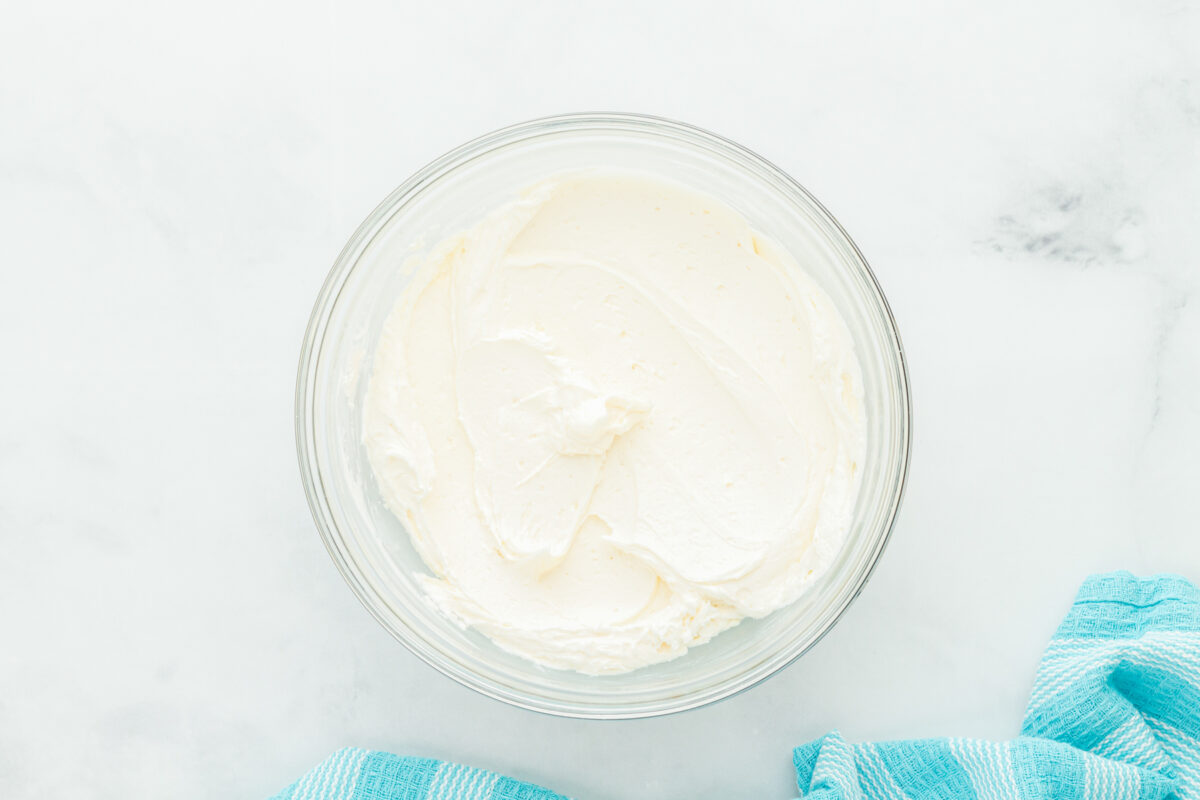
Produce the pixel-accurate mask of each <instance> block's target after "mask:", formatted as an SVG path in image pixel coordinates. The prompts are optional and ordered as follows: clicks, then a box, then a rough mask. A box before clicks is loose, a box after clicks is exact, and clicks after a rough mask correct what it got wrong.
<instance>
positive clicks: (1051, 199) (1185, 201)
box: [0, 0, 1200, 800]
mask: <svg viewBox="0 0 1200 800" xmlns="http://www.w3.org/2000/svg"><path fill="white" fill-rule="evenodd" d="M1197 42H1200V5H1198V4H1197V3H1196V2H1186V1H1185V0H1101V1H1100V2H1093V1H1092V0H1052V1H1050V2H1047V1H1045V0H1038V1H1037V2H1025V1H1024V0H1021V1H1019V2H1007V3H1002V4H995V3H992V4H979V3H974V4H971V3H965V4H964V3H951V2H932V1H931V0H921V2H915V3H904V4H895V3H885V2H875V3H864V2H852V3H824V4H816V3H802V4H801V3H796V4H792V3H786V4H784V3H780V4H776V5H768V4H758V3H750V4H746V5H745V6H744V7H741V8H737V9H736V10H735V9H734V7H733V6H732V5H724V4H718V3H707V2H706V3H700V2H695V1H693V2H688V3H670V4H661V5H653V6H652V5H651V4H643V3H624V2H612V1H611V0H609V1H608V2H604V3H596V4H588V5H583V4H573V3H572V4H567V3H564V4H551V3H536V4H535V3H529V4H521V5H509V4H507V3H501V4H497V3H478V4H463V3H460V2H438V3H419V4H408V5H407V6H405V5H403V4H390V3H382V2H366V3H352V2H335V1H334V0H326V1H325V2H322V3H312V2H304V0H301V2H298V3H293V4H284V3H282V2H259V1H257V0H249V2H246V0H239V1H238V2H230V0H216V1H215V2H211V3H202V4H188V5H181V4H171V3H157V2H142V3H134V2H128V1H127V0H118V2H115V3H84V2H79V0H66V1H65V2H62V3H21V4H19V5H18V6H16V7H13V8H8V9H6V11H5V12H4V22H3V24H0V231H2V235H0V248H2V252H3V256H4V258H3V261H4V265H3V282H2V283H0V287H2V288H0V342H2V344H0V348H2V349H0V353H2V354H3V363H4V376H5V377H4V383H3V391H2V392H0V411H2V412H3V413H2V414H0V534H2V535H3V554H4V555H3V558H0V796H3V797H5V798H7V799H8V800H27V799H29V798H60V797H61V798H65V797H77V796H87V797H92V798H97V799H98V800H109V799H112V798H122V799H124V798H132V797H170V798H210V797H227V798H251V799H253V798H264V797H266V796H267V795H269V794H271V793H272V792H273V791H274V790H276V789H278V788H280V787H282V786H283V785H284V784H286V783H288V782H289V781H291V780H292V779H293V778H294V777H296V776H297V775H298V774H299V773H300V772H302V771H303V770H304V769H305V768H306V767H308V766H309V765H311V764H313V763H314V762H316V761H318V760H320V759H321V758H323V757H324V756H325V755H326V754H327V753H328V752H329V751H331V750H333V749H335V748H337V747H340V746H343V745H349V744H355V745H360V746H365V747H372V748H381V749H388V750H392V751H397V752H405V753H413V754H422V755H431V756H437V757H442V758H451V759H458V760H461V761H465V762H469V763H472V764H475V765H479V766H483V767H488V768H492V769H496V770H500V771H504V772H508V773H511V774H514V775H517V776H520V777H523V778H527V779H530V780H534V781H539V782H542V783H544V784H546V785H548V786H551V787H554V788H557V789H558V790H559V791H562V792H565V793H569V794H573V795H577V796H579V797H586V798H600V799H601V800H604V799H605V798H625V797H630V798H633V797H636V798H679V797H751V796H753V797H761V798H785V797H788V796H790V795H791V794H793V793H794V785H793V782H792V778H791V770H790V755H789V752H790V749H791V747H792V746H793V745H796V744H798V743H800V742H803V741H805V740H807V739H809V738H811V737H814V736H817V735H819V734H821V733H823V732H825V731H826V730H828V729H830V728H832V727H835V726H836V727H840V728H841V730H842V731H843V732H844V733H845V734H846V735H847V736H848V737H850V738H853V739H859V738H868V737H895V736H925V735H935V734H958V735H974V736H986V737H1006V736H1009V735H1011V734H1013V733H1014V732H1015V731H1016V729H1017V727H1018V725H1019V721H1020V718H1021V714H1022V708H1023V704H1024V700H1025V696H1026V692H1027V690H1028V688H1029V685H1030V682H1031V680H1032V676H1033V669H1034V666H1035V664H1036V663H1037V660H1038V657H1039V653H1040V650H1041V647H1042V644H1043V643H1044V641H1045V640H1046V638H1047V637H1048V635H1049V634H1050V632H1051V631H1052V630H1053V628H1054V626H1055V625H1056V623H1057V622H1058V619H1059V617H1060V615H1061V613H1062V611H1063V609H1064V608H1065V606H1066V604H1067V603H1068V601H1069V600H1070V597H1071V595H1072V593H1073V590H1074V588H1075V586H1076V584H1077V583H1078V581H1079V580H1080V579H1081V578H1082V577H1083V576H1084V575H1085V574H1086V573H1088V572H1090V571H1096V570H1108V569H1115V568H1128V569H1131V570H1134V571H1137V572H1151V571H1159V570H1164V571H1177V572H1180V573H1183V574H1184V575H1187V576H1190V577H1192V578H1193V579H1196V578H1200V535H1198V534H1200V528H1198V526H1197V522H1196V507H1197V506H1196V504H1197V497H1198V496H1200V493H1198V492H1197V491H1196V487H1197V484H1200V462H1198V460H1197V456H1196V452H1197V447H1198V445H1200V400H1198V398H1200V294H1198V289H1200V56H1198V55H1197V54H1198V52H1200V48H1198V47H1197ZM605 109H619V110H633V111H643V112H648V113H655V114H660V115H665V116H670V117H677V118H680V119H684V120H688V121H691V122H694V123H696V124H699V125H702V126H705V127H708V128H711V129H713V130H715V131H718V132H720V133H723V134H725V135H727V136H730V137H732V138H734V139H736V140H738V141H741V142H743V143H745V144H746V145H748V146H750V147H752V148H754V149H756V150H758V151H760V152H761V153H763V154H765V155H766V156H767V157H768V158H770V159H772V160H774V161H776V162H777V163H779V164H780V165H782V166H783V167H784V168H785V169H787V170H789V171H790V172H792V173H793V174H794V175H796V176H797V177H798V178H799V179H800V180H801V181H802V182H804V183H805V184H807V185H808V186H809V188H810V189H812V190H813V191H814V192H815V193H816V194H817V195H818V196H819V197H820V198H821V199H822V200H824V201H825V202H826V203H827V205H828V206H829V207H830V208H831V209H832V210H833V212H834V213H835V214H836V215H837V216H838V217H839V218H840V219H841V220H842V222H843V223H844V224H845V225H846V227H847V228H848V229H849V230H850V231H851V233H852V234H853V235H854V236H855V237H856V239H857V240H858V243H859V244H860V246H861V247H862V248H863V250H864V251H865V252H866V254H867V256H868V258H869V259H870V260H871V262H872V263H873V265H874V267H875V269H876V271H877V273H878V275H879V279H880V281H881V282H882V284H883V286H884V289H885V291H887V293H888V295H889V297H890V298H891V300H892V302H893V305H894V308H895V312H896V315H897V317H898V319H899V323H900V326H901V331H902V333H903V335H904V339H905V344H906V346H907V349H908V354H909V357H910V364H911V377H912V384H913V389H914V401H915V408H916V427H915V447H914V456H913V462H912V475H911V483H910V486H909V492H908V497H907V501H906V503H905V507H904V509H903V512H902V514H901V517H900V521H899V524H898V525H897V527H896V530H895V534H894V538H893V541H892V544H891V546H890V548H889V549H888V552H887V553H886V555H885V557H884V559H883V562H882V564H881V566H880V568H879V570H878V572H877V573H876V576H875V578H874V580H873V581H872V582H871V584H870V585H869V586H868V587H867V589H866V591H865V592H864V593H863V595H862V597H861V598H860V599H859V601H858V603H857V604H856V605H855V606H854V607H853V608H852V609H851V610H850V612H849V613H848V614H847V615H846V616H845V618H844V619H843V621H842V622H841V623H840V624H839V625H838V627H837V628H836V629H835V630H834V632H833V633H832V634H831V635H830V636H828V637H827V638H826V639H825V640H824V641H823V642H821V644H820V645H818V646H817V647H816V648H815V649H814V650H813V651H812V652H811V653H809V654H808V655H807V656H805V657H804V658H803V659H802V660H801V661H799V662H797V663H796V664H794V665H793V666H792V667H790V668H789V669H787V670H785V671H784V672H783V673H782V674H780V675H778V676H777V677H775V678H774V679H772V680H770V681H768V682H767V683H765V684H763V685H761V686H759V687H757V688H755V689H753V690H752V691H750V692H748V693H745V694H743V695H741V696H738V697H736V698H733V699H731V700H728V701H726V702H723V703H719V704H717V705H715V706H712V707H709V708H706V709H702V710H699V711H695V712H691V713H687V714H683V715H679V716H675V717H670V718H665V719H656V720H647V721H634V722H620V723H591V722H580V721H571V720H562V719H554V718H550V717H543V716H539V715H536V714H532V713H528V712H525V711H520V710H517V709H513V708H509V707H507V706H504V705H502V704H500V703H497V702H494V701H492V700H488V699H485V698H483V697H479V696H476V695H475V694H473V693H472V692H470V691H468V690H466V689H463V688H460V687H459V686H457V685H456V684H454V683H452V682H450V681H449V680H448V679H445V678H443V677H441V676H440V675H438V674H437V673H435V672H434V671H433V670H431V669H429V668H427V667H426V666H424V665H423V664H422V663H420V662H419V661H417V659H416V658H414V657H413V656H411V655H409V654H408V652H407V651H406V650H404V649H403V648H402V647H401V646H400V645H399V644H397V643H396V642H394V641H392V640H391V639H390V638H389V637H388V636H387V634H385V633H384V631H383V630H382V629H381V628H379V627H378V626H377V625H376V624H375V623H374V622H373V621H372V620H371V619H370V618H369V617H368V615H367V614H366V613H365V612H364V611H363V610H362V609H361V608H360V607H359V605H358V603H357V602H356V601H355V600H354V598H353V597H352V596H351V593H350V592H349V591H348V589H347V588H346V587H345V586H344V585H343V583H342V580H341V578H340V577H339V576H338V574H337V573H336V571H335V570H334V568H333V566H332V564H331V563H330V561H329V558H328V557H327V555H326V554H325V552H324V550H323V548H322V546H321V544H320V542H319V540H318V537H317V535H316V532H315V530H314V528H313V525H312V523H311V521H310V518H309V514H308V510H307V508H306V506H305V502H304V498H303V494H302V491H301V488H300V482H299V478H298V475H297V469H296V465H295V457H294V451H293V442H292V389H293V376H294V370H295V364H296V359H297V355H298V353H299V347H300V338H301V334H302V331H303V328H304V324H305V321H306V319H307V316H308V312H309V308H310V304H311V302H312V300H313V298H314V297H315V295H316V292H317V288H318V287H319V285H320V283H321V281H322V279H323V278H324V276H325V273H326V270H327V269H328V268H329V266H330V265H331V263H332V261H333V259H334V257H335V255H336V254H337V251H338V250H339V248H340V247H341V245H342V243H343V242H344V240H345V239H346V238H347V237H348V236H349V234H350V233H351V231H352V230H353V229H354V227H355V226H356V225H357V224H358V222H359V220H360V219H361V218H362V217H364V216H365V215H366V214H367V213H368V212H369V211H370V210H371V208H372V207H373V206H374V205H375V203H376V202H377V201H378V200H380V199H381V198H382V197H383V196H384V195H385V194H387V192H388V191H390V190H391V189H392V188H393V187H394V186H395V185H396V184H398V183H399V182H400V181H401V180H402V179H403V178H404V177H406V176H407V175H408V174H409V173H410V172H412V171H413V170H415V169H416V168H418V167H420V166H421V165H422V164H423V163H424V162H426V161H427V160H429V159H430V158H432V157H434V156H436V155H438V154H439V153H440V152H442V151H444V150H446V149H448V148H449V147H451V146H453V145H455V144H458V143H459V142H461V141H464V140H466V139H468V138H470V137H472V136H474V135H476V134H478V133H481V132H484V131H486V130H489V129H492V128H495V127H498V126H501V125H504V124H507V123H510V122H514V121H518V120H522V119H526V118H530V117H535V116H541V115H544V114H548V113H555V112H560V111H566V110H605Z"/></svg>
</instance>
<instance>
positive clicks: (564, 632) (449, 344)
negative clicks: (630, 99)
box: [364, 172, 865, 674]
mask: <svg viewBox="0 0 1200 800" xmlns="http://www.w3.org/2000/svg"><path fill="white" fill-rule="evenodd" d="M860 387H861V378H860V374H859V368H858V364H857V361H856V360H855V357H854V352H853V346H852V343H851V340H850V337H849V334H848V333H847V331H846V328H845V325H844V324H843V322H842V320H841V318H840V317H839V315H838V313H837V311H836V310H835V309H834V307H833V305H832V304H831V302H830V300H829V298H828V297H827V296H826V295H825V294H824V293H823V292H822V291H821V290H820V289H818V288H817V286H816V285H815V284H813V283H812V282H811V281H810V280H809V279H808V278H807V277H806V276H805V275H804V274H803V272H802V271H801V270H800V269H799V267H797V265H796V264H794V263H793V262H792V260H791V259H790V257H789V256H788V255H787V254H785V253H783V252H781V251H780V250H779V249H778V248H776V247H774V246H772V245H771V244H770V243H769V242H768V241H766V240H764V239H763V237H761V236H759V235H757V234H756V233H755V232H754V231H753V230H752V229H751V228H750V227H749V225H748V224H747V222H746V220H745V219H743V218H742V217H741V216H740V215H739V214H738V213H737V212H735V211H733V210H732V209H731V208H728V207H727V206H725V205H723V204H722V203H720V202H718V201H717V200H715V199H713V198H711V197H708V196H706V195H702V194H699V193H696V192H693V191H691V190H688V189H685V188H682V187H680V186H677V185H674V184H669V183H665V182H662V181H660V180H657V179H654V178H651V177H650V176H647V175H640V174H636V173H619V172H587V173H572V174H569V175H562V176H558V177H556V178H553V179H551V180H548V181H546V182H543V183H541V184H538V185H537V186H535V187H533V188H531V189H529V190H527V191H526V192H525V193H523V195H522V196H521V197H520V199H518V200H516V201H514V202H512V203H510V204H508V205H506V206H504V207H502V208H499V209H497V210H496V211H494V212H493V213H491V214H490V215H488V216H487V218H486V219H484V220H483V221H482V222H480V223H479V224H478V225H476V226H475V227H474V228H472V229H471V230H469V231H467V232H465V233H463V234H461V235H459V236H455V237H452V238H451V239H449V240H447V241H445V242H442V243H441V244H440V245H438V246H437V247H435V248H434V249H433V251H432V252H431V253H430V254H429V255H428V256H425V257H424V258H423V259H422V264H421V266H420V268H419V269H418V271H417V273H416V275H415V277H414V280H413V281H412V283H411V285H410V286H409V287H408V289H407V290H406V291H405V293H404V295H403V296H402V298H401V299H400V301H399V303H398V305H397V307H396V309H395V311H394V312H393V313H392V314H391V316H390V317H389V319H388V320H387V323H386V325H385V327H384V330H383V333H382V336H381V339H380V341H379V344H378V348H377V351H376V356H375V362H374V367H373V372H372V376H371V382H370V386H369V389H368V394H367V402H366V411H365V431H364V434H365V441H366V446H367V452H368V454H369V457H370V460H371V464H372V466H373V468H374V471H375V476H376V479H377V481H378V483H379V487H380V490H381V492H382V495H383V498H384V500H385V501H386V502H387V504H388V506H389V508H391V509H392V510H393V511H394V512H395V514H396V515H397V516H398V517H399V518H400V520H401V521H402V522H403V523H404V524H405V526H406V527H407V529H408V531H409V533H410V535H411V537H412V541H413V544H414V546H415V547H416V549H417V551H418V552H419V553H420V555H421V557H422V558H423V559H424V560H425V562H426V564H427V565H428V567H429V569H430V570H431V571H432V572H433V573H434V575H436V577H430V576H427V575H422V576H421V577H420V580H421V581H422V582H423V585H424V587H425V589H426V590H427V592H428V594H429V597H430V598H431V599H432V601H433V602H434V603H435V604H436V605H437V606H438V607H439V608H440V609H441V610H442V611H443V612H445V613H446V614H448V615H450V616H451V617H452V618H454V619H455V620H456V621H458V622H459V623H461V624H463V625H470V626H474V627H475V628H477V629H478V630H480V631H482V632H483V633H485V634H486V635H487V636H489V637H491V639H492V640H493V641H495V642H496V643H497V644H498V645H500V646H501V647H503V648H505V649H506V650H509V651H511V652H514V653H517V654H519V655H522V656H525V657H527V658H529V659H531V660H533V661H536V662H538V663H540V664H544V665H547V666H551V667H560V668H566V669H575V670H578V671H580V672H585V673H589V674H600V673H614V672H624V671H628V670H631V669H635V668H637V667H641V666H644V665H647V664H651V663H654V662H658V661H665V660H667V659H671V658H675V657H676V656H679V655H682V654H683V653H684V652H685V651H686V650H687V649H688V648H689V647H691V646H693V645H697V644H701V643H703V642H705V641H707V640H708V639H710V638H711V637H712V636H714V635H715V634H717V633H719V632H720V631H722V630H724V629H726V628H728V627H730V626H732V625H735V624H737V622H738V621H739V620H741V619H743V618H744V617H747V616H750V617H761V616H764V615H766V614H768V613H770V612H771V611H773V610H775V609H777V608H780V607H781V606H784V605H786V604H788V603H791V602H792V601H794V600H795V599H796V598H797V597H798V596H799V595H800V594H801V592H803V591H804V589H805V587H806V585H807V584H808V583H809V582H810V581H811V579H812V578H813V577H814V576H815V575H817V574H818V573H820V572H821V571H822V570H823V569H824V568H825V567H826V566H827V565H828V564H829V563H830V561H831V560H832V559H833V558H834V556H835V555H836V553H837V551H838V549H839V547H840V546H841V543H842V539H843V536H844V534H845V532H846V528H847V526H848V524H849V520H850V516H851V511H852V508H853V505H854V499H855V495H856V491H857V480H856V476H857V472H858V470H857V463H858V461H859V460H860V459H861V457H862V454H863V451H864V438H865V435H864V419H863V408H862V402H861V389H860Z"/></svg>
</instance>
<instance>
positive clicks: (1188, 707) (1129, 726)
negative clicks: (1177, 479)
mask: <svg viewBox="0 0 1200 800" xmlns="http://www.w3.org/2000/svg"><path fill="white" fill-rule="evenodd" d="M793 762H794V764H795V767H796V777H797V781H798V783H799V786H800V792H801V794H802V796H803V797H804V798H811V800H943V798H945V799H946V800H951V799H953V800H1118V798H1119V799H1120V800H1151V799H1155V800H1157V798H1164V799H1166V798H1172V799H1173V800H1200V593H1198V592H1197V589H1196V587H1195V586H1193V585H1192V584H1190V583H1188V582H1187V581H1186V580H1184V579H1182V578H1178V577H1175V576H1166V575H1161V576H1156V577H1152V578H1145V579H1140V580H1139V579H1138V578H1135V577H1134V576H1133V575H1130V574H1129V573H1127V572H1118V573H1113V574H1111V575H1096V576H1093V577H1091V578H1089V579H1088V580H1087V581H1086V582H1085V583H1084V584H1083V588H1081V589H1080V590H1079V595H1078V596H1077V597H1076V598H1075V604H1074V605H1073V606H1072V607H1071V610H1070V612H1068V614H1067V618H1066V619H1065V620H1064V621H1063V623H1062V625H1060V626H1059V628H1058V631H1057V632H1056V633H1055V635H1054V638H1053V639H1052V640H1051V641H1050V644H1049V646H1048V647H1047V648H1046V652H1045V655H1044V656H1043V657H1042V663H1041V666H1040V667H1039V669H1038V673H1037V678H1036V679H1035V681H1034V687H1033V694H1032V696H1031V697H1030V700H1029V707H1028V709H1027V710H1026V713H1025V723H1024V725H1023V727H1022V729H1021V735H1020V736H1019V737H1018V738H1016V739H1014V740H1012V741H1009V742H986V741H977V740H970V739H922V740H916V741H904V742H883V743H878V744H855V745H850V744H847V743H846V741H845V740H844V739H842V737H841V736H839V735H838V734H837V733H836V732H835V733H831V734H829V735H828V736H825V737H824V738H822V739H818V740H817V741H815V742H812V743H810V744H807V745H804V746H803V747H798V748H796V750H795V752H794V753H793Z"/></svg>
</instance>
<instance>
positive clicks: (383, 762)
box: [272, 747, 566, 800]
mask: <svg viewBox="0 0 1200 800" xmlns="http://www.w3.org/2000/svg"><path fill="white" fill-rule="evenodd" d="M272 800H566V798H564V797H562V795H557V794H555V793H554V792H551V791H547V790H546V789H543V788H541V787H540V786H534V785H533V784H531V783H521V782H520V781H515V780H513V779H512V778H506V777H504V776H503V775H497V774H496V773H494V772H488V771H486V770H482V769H474V768H473V767H464V766H460V765H459V764H451V763H450V762H448V761H436V760H434V759H432V758H409V757H407V756H394V755H392V754H391V753H382V752H379V751H373V750H359V749H356V748H353V747H349V748H346V749H345V750H338V751H337V752H336V753H334V754H333V755H331V756H330V757H329V758H327V759H325V760H324V761H323V762H321V763H320V764H319V765H317V767H316V768H314V769H313V770H311V771H310V772H309V773H308V774H307V775H305V776H304V777H303V778H301V779H300V780H298V781H296V782H295V783H293V784H292V785H291V786H289V787H288V788H286V789H284V790H283V791H282V792H280V793H279V794H277V795H275V797H273V798H272Z"/></svg>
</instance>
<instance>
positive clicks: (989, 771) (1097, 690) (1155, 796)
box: [273, 572, 1200, 800]
mask: <svg viewBox="0 0 1200 800" xmlns="http://www.w3.org/2000/svg"><path fill="white" fill-rule="evenodd" d="M793 763H794V764H795V767H796V777H797V781H798V784H799V788H800V792H801V794H802V796H803V797H804V798H807V799H810V800H1159V799H1160V798H1161V799H1162V800H1200V592H1198V591H1197V589H1196V587H1195V586H1193V585H1192V584H1190V583H1188V582H1187V581H1186V580H1184V579H1183V578H1178V577H1174V576H1157V577H1153V578H1145V579H1138V578H1135V577H1134V576H1132V575H1130V574H1129V573H1128V572H1117V573H1113V574H1111V575H1096V576H1093V577H1091V578H1089V579H1088V580H1087V581H1086V582H1085V583H1084V584H1083V588H1081V589H1080V590H1079V595H1078V596H1077V597H1076V598H1075V603H1074V605H1073V606H1072V607H1071V610H1070V612H1068V614H1067V618H1066V620H1064V621H1063V623H1062V625H1060V626H1059V628H1058V631H1057V633H1055V635H1054V638H1053V639H1052V640H1051V642H1050V644H1049V646H1048V647H1047V648H1046V653H1045V655H1044V656H1043V657H1042V664H1041V667H1040V668H1039V669H1038V673H1037V678H1036V680H1035V682H1034V688H1033V695H1032V697H1031V698H1030V701H1029V708H1028V710H1027V712H1026V714H1025V724H1024V726H1023V728H1022V730H1021V735H1020V736H1019V737H1018V738H1016V739H1014V740H1012V741H1008V742H985V741H978V740H971V739H922V740H915V741H904V742H883V743H879V744H855V745H851V744H848V743H847V742H846V741H845V740H844V739H843V738H842V737H841V736H840V735H838V734H837V733H836V732H835V733H831V734H829V735H828V736H825V737H823V738H821V739H818V740H817V741H815V742H812V743H810V744H807V745H804V746H803V747H798V748H796V750H795V752H794V753H793ZM629 796H630V797H634V796H636V795H635V794H634V793H632V792H631V793H630V794H629ZM560 798H561V796H560V795H557V794H554V793H553V792H550V791H547V790H546V789H542V788H540V787H537V786H533V785H531V784H527V783H521V782H519V781H515V780H513V779H511V778H505V777H503V776H500V775H497V774H495V773H492V772H486V771H484V770H479V769H473V768H471V767H463V766H459V765H457V764H451V763H448V762H443V761H435V760H432V759H427V758H407V757H400V756H394V755H390V754H388V753H381V752H372V751H367V750H353V749H350V750H340V751H338V752H337V753H335V754H334V755H333V756H331V757H330V758H329V759H327V760H326V761H325V762H324V763H322V764H321V765H320V766H318V767H317V768H316V769H314V770H312V771H311V772H309V773H308V774H307V775H305V776H304V777H303V778H301V779H300V780H299V781H298V782H297V783H295V784H293V785H292V786H290V787H288V788H287V789H285V790H284V791H283V792H282V793H280V794H279V795H277V796H276V797H275V798H274V799H273V800H559V799H560Z"/></svg>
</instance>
